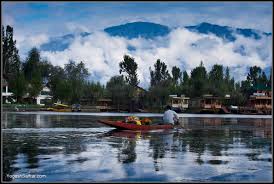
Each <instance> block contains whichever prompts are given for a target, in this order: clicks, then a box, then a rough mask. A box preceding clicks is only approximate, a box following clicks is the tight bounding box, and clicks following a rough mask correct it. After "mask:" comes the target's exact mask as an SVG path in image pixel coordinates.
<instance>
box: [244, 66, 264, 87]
mask: <svg viewBox="0 0 274 184" xmlns="http://www.w3.org/2000/svg"><path fill="white" fill-rule="evenodd" d="M261 72H262V69H261V68H260V67H258V66H253V67H250V68H249V73H248V74H247V80H248V81H249V82H250V83H251V85H252V86H257V84H258V82H259V78H260V75H261Z"/></svg>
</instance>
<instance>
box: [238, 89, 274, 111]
mask: <svg viewBox="0 0 274 184" xmlns="http://www.w3.org/2000/svg"><path fill="white" fill-rule="evenodd" d="M271 101H272V96H271V92H270V91H267V90H257V91H256V92H255V93H253V94H252V95H250V97H249V99H248V102H247V106H245V107H240V113H242V114H271V112H272V105H271Z"/></svg>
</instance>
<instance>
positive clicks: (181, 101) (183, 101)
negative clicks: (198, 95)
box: [169, 95, 190, 112]
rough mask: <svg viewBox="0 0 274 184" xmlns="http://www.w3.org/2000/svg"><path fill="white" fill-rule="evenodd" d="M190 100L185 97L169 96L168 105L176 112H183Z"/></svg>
mask: <svg viewBox="0 0 274 184" xmlns="http://www.w3.org/2000/svg"><path fill="white" fill-rule="evenodd" d="M189 100H190V98H189V97H186V96H185V95H181V96H177V95H169V104H170V105H171V107H172V109H173V110H175V111H176V112H183V111H186V110H187V109H188V103H189Z"/></svg>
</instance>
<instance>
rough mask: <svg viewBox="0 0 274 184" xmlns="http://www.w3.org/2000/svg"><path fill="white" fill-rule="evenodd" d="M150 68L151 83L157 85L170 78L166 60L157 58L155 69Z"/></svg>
mask: <svg viewBox="0 0 274 184" xmlns="http://www.w3.org/2000/svg"><path fill="white" fill-rule="evenodd" d="M149 70H150V78H151V79H150V85H151V86H155V85H157V84H159V83H160V82H161V81H164V80H167V79H170V74H169V72H168V70H167V65H166V64H165V63H164V62H161V60H160V59H157V61H156V63H155V64H154V71H153V70H152V69H151V68H150V67H149Z"/></svg>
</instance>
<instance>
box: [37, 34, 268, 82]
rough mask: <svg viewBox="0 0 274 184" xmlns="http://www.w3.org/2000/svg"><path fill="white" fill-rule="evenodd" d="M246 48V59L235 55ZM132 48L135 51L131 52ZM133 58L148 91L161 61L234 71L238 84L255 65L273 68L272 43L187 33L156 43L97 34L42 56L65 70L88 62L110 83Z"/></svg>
mask: <svg viewBox="0 0 274 184" xmlns="http://www.w3.org/2000/svg"><path fill="white" fill-rule="evenodd" d="M241 45H243V46H244V49H245V53H246V54H245V55H241V54H240V53H237V52H235V49H237V48H238V47H240V46H241ZM128 46H131V47H135V49H133V50H129V49H128ZM125 54H129V55H130V56H132V57H134V58H135V61H136V62H137V63H138V71H137V72H138V76H139V79H140V81H141V84H140V85H141V86H143V87H148V85H149V81H150V75H149V67H152V68H153V65H154V63H155V61H156V60H157V59H158V58H159V59H161V60H162V61H164V62H165V63H166V64H167V65H168V69H169V71H171V68H172V66H175V65H176V66H179V67H180V68H181V69H183V70H186V71H188V72H189V71H191V70H192V69H193V68H194V67H197V66H198V65H199V64H200V61H203V63H204V65H205V67H206V69H207V71H209V70H210V69H211V67H212V65H214V64H216V63H217V64H222V65H223V66H225V67H226V66H228V67H230V68H233V70H231V74H232V76H234V77H235V80H243V79H245V77H246V68H247V67H249V66H253V65H258V66H261V67H262V68H265V67H266V66H271V61H272V43H271V39H270V38H269V37H268V38H262V39H261V40H254V39H252V38H245V37H241V36H238V38H237V40H236V41H235V42H224V41H223V40H222V39H221V38H218V37H216V36H214V35H203V34H198V33H194V32H190V31H188V30H186V29H176V30H173V31H172V32H171V33H170V34H169V35H167V36H166V37H161V38H158V39H156V40H146V39H143V38H137V39H132V40H127V39H125V38H121V37H111V36H109V35H107V34H106V33H103V32H95V33H93V34H92V35H89V36H87V37H84V38H80V37H77V38H76V39H75V40H74V42H73V43H72V44H71V45H70V46H69V48H68V49H66V50H64V51H58V52H49V51H47V52H42V56H43V57H47V58H48V60H49V61H51V62H52V63H53V64H54V65H60V66H63V65H64V64H65V63H67V62H68V60H69V59H73V60H75V61H84V62H85V64H86V66H87V67H88V69H89V72H90V73H91V76H92V77H93V79H95V80H100V81H101V82H102V83H104V84H105V83H106V82H107V81H108V80H109V79H110V77H111V76H113V75H117V74H119V62H120V61H122V59H123V56H124V55H125Z"/></svg>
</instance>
